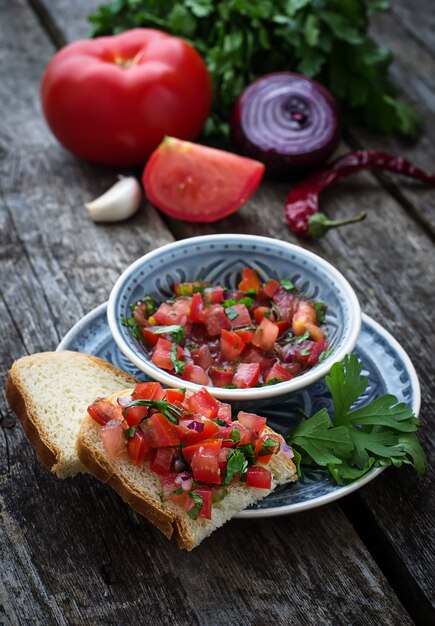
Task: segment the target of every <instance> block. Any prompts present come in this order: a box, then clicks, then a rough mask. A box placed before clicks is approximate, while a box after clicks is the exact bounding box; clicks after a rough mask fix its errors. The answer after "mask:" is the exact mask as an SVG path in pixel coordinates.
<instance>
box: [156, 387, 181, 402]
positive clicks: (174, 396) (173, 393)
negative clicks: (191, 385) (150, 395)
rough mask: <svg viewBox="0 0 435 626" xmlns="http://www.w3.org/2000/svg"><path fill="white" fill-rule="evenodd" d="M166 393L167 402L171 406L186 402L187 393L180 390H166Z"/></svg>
mask: <svg viewBox="0 0 435 626" xmlns="http://www.w3.org/2000/svg"><path fill="white" fill-rule="evenodd" d="M164 393H165V397H166V400H167V401H168V402H170V403H171V404H174V403H175V402H183V401H184V396H185V393H184V391H181V390H180V389H166V390H165V392H164ZM160 399H161V398H159V400H160Z"/></svg>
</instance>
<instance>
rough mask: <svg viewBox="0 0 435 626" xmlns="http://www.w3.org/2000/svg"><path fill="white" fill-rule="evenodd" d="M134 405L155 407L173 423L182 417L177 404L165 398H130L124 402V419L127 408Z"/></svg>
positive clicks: (176, 422)
mask: <svg viewBox="0 0 435 626" xmlns="http://www.w3.org/2000/svg"><path fill="white" fill-rule="evenodd" d="M134 406H148V407H150V408H152V409H157V411H159V413H163V415H164V416H165V417H167V418H168V420H169V421H170V422H172V423H173V424H178V420H180V419H181V418H182V417H183V411H182V410H181V409H180V408H179V407H178V406H176V405H175V404H172V403H171V402H168V401H167V400H132V401H131V402H129V403H128V404H126V405H125V407H124V408H123V410H122V413H123V416H124V419H125V418H126V416H127V409H130V408H131V407H134Z"/></svg>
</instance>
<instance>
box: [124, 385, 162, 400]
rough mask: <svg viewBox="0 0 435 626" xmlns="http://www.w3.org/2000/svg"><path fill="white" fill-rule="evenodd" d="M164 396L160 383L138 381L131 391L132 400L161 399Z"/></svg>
mask: <svg viewBox="0 0 435 626" xmlns="http://www.w3.org/2000/svg"><path fill="white" fill-rule="evenodd" d="M164 397H165V391H164V389H163V387H162V386H161V384H160V383H138V384H137V385H136V387H135V388H134V391H133V393H132V398H133V400H163V398H164Z"/></svg>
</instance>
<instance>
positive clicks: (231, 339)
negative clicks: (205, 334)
mask: <svg viewBox="0 0 435 626" xmlns="http://www.w3.org/2000/svg"><path fill="white" fill-rule="evenodd" d="M244 347H245V344H244V343H243V341H242V340H241V339H240V337H239V336H238V334H237V333H234V332H229V331H228V330H225V329H223V330H222V331H221V351H222V354H223V355H224V357H225V358H226V359H227V360H228V361H237V359H238V358H239V356H240V354H241V353H242V350H243V348H244Z"/></svg>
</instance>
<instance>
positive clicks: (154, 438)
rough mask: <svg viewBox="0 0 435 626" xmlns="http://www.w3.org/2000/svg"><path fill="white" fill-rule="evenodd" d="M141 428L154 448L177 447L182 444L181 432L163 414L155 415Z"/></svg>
mask: <svg viewBox="0 0 435 626" xmlns="http://www.w3.org/2000/svg"><path fill="white" fill-rule="evenodd" d="M140 428H141V429H142V430H143V432H144V433H145V436H146V438H147V440H148V441H149V444H150V446H151V447H152V448H164V447H167V446H177V445H178V444H179V443H180V436H179V430H178V429H177V427H176V426H175V425H174V424H172V422H170V421H169V420H168V418H167V417H165V416H164V415H163V413H154V414H153V415H151V417H149V418H148V419H147V420H145V422H143V423H142V424H141V426H140Z"/></svg>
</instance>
